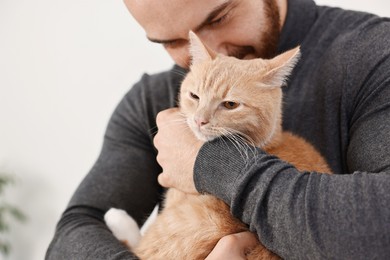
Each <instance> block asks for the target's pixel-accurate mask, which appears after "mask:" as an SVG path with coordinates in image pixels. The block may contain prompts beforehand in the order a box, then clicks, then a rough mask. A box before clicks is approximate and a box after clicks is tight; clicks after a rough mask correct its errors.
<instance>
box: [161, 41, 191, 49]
mask: <svg viewBox="0 0 390 260" xmlns="http://www.w3.org/2000/svg"><path fill="white" fill-rule="evenodd" d="M184 44H187V41H186V40H174V41H170V42H164V43H163V44H162V45H163V46H164V48H177V47H180V46H182V45H184Z"/></svg>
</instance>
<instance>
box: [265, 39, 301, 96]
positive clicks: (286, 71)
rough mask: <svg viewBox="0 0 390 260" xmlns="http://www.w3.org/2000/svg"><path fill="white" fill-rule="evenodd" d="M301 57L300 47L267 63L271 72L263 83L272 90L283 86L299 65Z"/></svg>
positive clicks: (266, 75)
mask: <svg viewBox="0 0 390 260" xmlns="http://www.w3.org/2000/svg"><path fill="white" fill-rule="evenodd" d="M300 56H301V52H300V47H299V46H298V47H296V48H294V49H291V50H289V51H286V52H284V53H282V54H280V55H278V56H276V57H275V58H273V59H271V60H268V61H267V63H268V66H269V68H270V70H269V71H268V72H267V73H266V74H265V76H264V78H263V79H262V83H263V84H264V85H265V86H267V87H271V88H274V87H281V86H283V85H284V84H285V83H286V81H287V78H288V76H289V75H290V74H291V71H292V70H293V69H294V67H295V65H296V64H297V63H298V60H299V57H300Z"/></svg>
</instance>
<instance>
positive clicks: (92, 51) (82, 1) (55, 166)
mask: <svg viewBox="0 0 390 260" xmlns="http://www.w3.org/2000/svg"><path fill="white" fill-rule="evenodd" d="M316 2H317V3H318V4H321V5H331V6H340V7H344V8H347V9H354V10H363V11H369V12H373V13H376V14H379V15H381V16H390V3H389V2H388V0H371V1H367V0H344V1H340V0H317V1H316ZM172 64H173V63H172V61H171V60H170V58H169V57H168V55H167V54H166V53H165V52H164V50H163V49H162V47H161V46H159V45H155V44H152V43H150V42H148V41H147V40H146V39H145V35H144V32H143V31H142V29H141V28H139V26H138V25H137V24H136V22H135V21H134V20H133V19H132V17H131V16H130V14H129V13H128V11H127V9H126V8H125V6H124V4H123V2H122V1H119V0H116V1H114V0H111V1H108V0H77V1H76V0H70V1H58V0H34V1H31V0H0V209H1V208H2V207H3V205H6V203H8V204H10V205H12V206H14V207H16V208H18V209H19V210H20V211H22V212H23V213H24V215H26V217H27V219H26V220H25V221H24V222H19V221H18V220H17V219H16V218H14V217H12V216H11V215H9V214H8V215H7V216H5V217H4V219H0V243H2V242H1V241H8V242H9V243H10V245H11V251H10V253H9V255H8V256H5V255H2V254H1V253H0V259H20V260H26V259H31V260H39V259H43V258H44V254H45V251H46V249H47V246H48V244H49V242H50V240H51V238H52V236H53V234H54V229H55V225H56V222H57V221H58V219H59V218H60V215H61V213H62V211H63V210H64V209H65V207H66V204H67V203H68V200H69V199H70V197H71V195H72V193H73V192H74V190H75V189H76V187H77V185H78V184H79V183H80V181H81V180H82V178H83V177H84V176H85V174H86V173H87V172H88V170H89V169H90V167H91V166H92V164H93V163H94V161H95V159H96V158H97V156H98V153H99V151H100V147H101V144H102V138H103V134H104V131H105V127H106V124H107V121H108V119H109V117H110V115H111V113H112V112H113V109H114V108H115V106H116V105H117V103H118V102H119V100H120V99H121V98H122V96H123V95H124V94H125V93H126V92H127V91H128V90H129V89H130V88H131V86H132V84H133V83H135V82H136V81H138V79H139V78H140V76H141V75H142V74H143V73H145V72H147V73H155V72H158V71H162V70H165V69H168V68H170V67H171V66H172ZM5 175H7V176H12V178H13V181H12V183H10V184H6V185H1V183H2V182H1V181H2V180H3V177H1V176H5ZM2 187H3V188H4V189H1V188H2ZM3 222H6V223H7V224H8V226H9V230H8V231H7V232H2V231H1V223H3ZM0 250H1V248H0Z"/></svg>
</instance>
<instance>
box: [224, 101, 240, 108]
mask: <svg viewBox="0 0 390 260" xmlns="http://www.w3.org/2000/svg"><path fill="white" fill-rule="evenodd" d="M222 105H223V107H224V108H227V109H235V108H237V107H238V106H239V105H240V103H237V102H233V101H225V102H223V103H222Z"/></svg>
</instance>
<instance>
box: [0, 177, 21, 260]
mask: <svg viewBox="0 0 390 260" xmlns="http://www.w3.org/2000/svg"><path fill="white" fill-rule="evenodd" d="M13 183H14V178H12V177H11V176H9V175H6V174H2V173H0V234H3V233H6V232H8V231H9V228H10V227H9V223H8V221H7V220H8V218H14V219H16V220H18V221H21V222H23V221H25V220H26V216H25V215H24V214H23V213H22V212H21V211H20V210H19V209H18V208H16V207H14V206H12V205H11V204H9V203H7V202H6V201H5V199H4V198H3V197H4V196H3V193H4V190H5V188H6V186H8V185H9V184H13ZM10 248H11V245H10V243H9V242H8V241H7V240H6V239H4V238H0V253H3V254H4V255H8V254H9V252H10Z"/></svg>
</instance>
